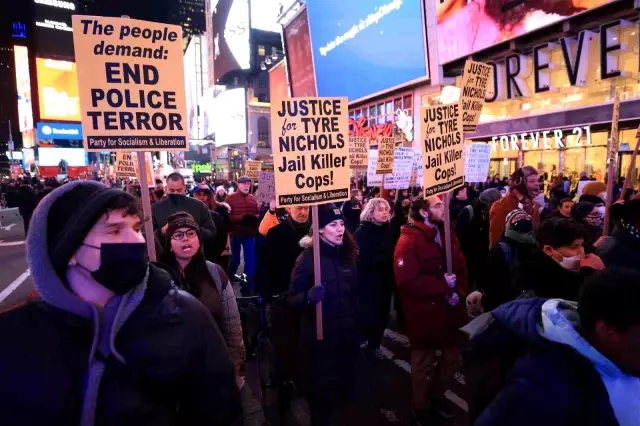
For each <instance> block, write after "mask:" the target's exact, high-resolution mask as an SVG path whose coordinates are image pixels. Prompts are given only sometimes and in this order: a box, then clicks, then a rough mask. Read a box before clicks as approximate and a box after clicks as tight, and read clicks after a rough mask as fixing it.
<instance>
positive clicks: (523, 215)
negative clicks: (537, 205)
mask: <svg viewBox="0 0 640 426" xmlns="http://www.w3.org/2000/svg"><path fill="white" fill-rule="evenodd" d="M521 220H529V221H530V220H532V219H531V215H530V214H529V213H527V212H525V211H524V210H522V209H515V210H511V212H510V213H509V214H508V215H507V218H506V220H505V229H506V230H510V229H513V225H515V224H516V223H517V222H519V221H521Z"/></svg>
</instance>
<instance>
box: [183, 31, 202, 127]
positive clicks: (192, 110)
mask: <svg viewBox="0 0 640 426" xmlns="http://www.w3.org/2000/svg"><path fill="white" fill-rule="evenodd" d="M199 54H200V52H198V51H196V43H195V37H194V38H193V39H191V43H189V47H187V51H186V52H185V53H184V57H183V60H184V88H185V94H186V97H187V125H188V127H189V139H200V138H202V137H203V136H202V135H200V134H199V132H198V98H199V93H198V84H197V80H198V69H197V68H198V62H199V61H198V58H197V55H199ZM200 71H202V70H200Z"/></svg>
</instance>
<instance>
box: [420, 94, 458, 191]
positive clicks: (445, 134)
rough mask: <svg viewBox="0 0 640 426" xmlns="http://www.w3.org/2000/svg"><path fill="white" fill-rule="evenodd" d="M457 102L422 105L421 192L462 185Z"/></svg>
mask: <svg viewBox="0 0 640 426" xmlns="http://www.w3.org/2000/svg"><path fill="white" fill-rule="evenodd" d="M460 112H461V111H460V104H459V103H455V104H450V105H435V106H431V107H427V108H423V109H422V116H421V119H422V122H423V125H422V135H423V137H422V139H423V141H422V150H423V151H422V166H423V171H422V172H423V188H424V196H425V197H430V196H432V195H438V194H442V193H444V192H447V191H451V190H453V189H456V188H457V187H459V186H462V185H464V158H463V155H462V154H463V153H464V140H463V137H462V115H461V114H460Z"/></svg>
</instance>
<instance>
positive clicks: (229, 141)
mask: <svg viewBox="0 0 640 426" xmlns="http://www.w3.org/2000/svg"><path fill="white" fill-rule="evenodd" d="M209 118H210V119H209V126H210V127H209V129H211V130H213V133H214V134H215V140H216V146H224V145H235V144H244V143H247V95H246V93H245V89H241V88H240V89H229V90H225V91H224V92H221V93H219V94H218V95H217V96H216V97H215V98H214V99H213V104H212V105H211V110H210V112H209ZM211 124H213V126H211Z"/></svg>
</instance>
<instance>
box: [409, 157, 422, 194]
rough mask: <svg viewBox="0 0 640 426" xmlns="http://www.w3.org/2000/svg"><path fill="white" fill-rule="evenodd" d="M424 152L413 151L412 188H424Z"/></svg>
mask: <svg viewBox="0 0 640 426" xmlns="http://www.w3.org/2000/svg"><path fill="white" fill-rule="evenodd" d="M422 179H423V178H422V152H420V151H413V171H412V173H411V182H410V186H422Z"/></svg>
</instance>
